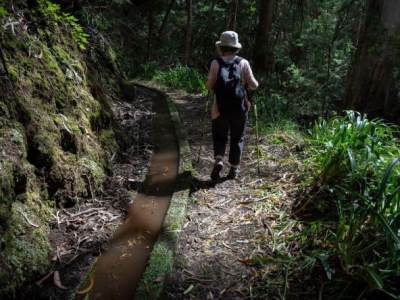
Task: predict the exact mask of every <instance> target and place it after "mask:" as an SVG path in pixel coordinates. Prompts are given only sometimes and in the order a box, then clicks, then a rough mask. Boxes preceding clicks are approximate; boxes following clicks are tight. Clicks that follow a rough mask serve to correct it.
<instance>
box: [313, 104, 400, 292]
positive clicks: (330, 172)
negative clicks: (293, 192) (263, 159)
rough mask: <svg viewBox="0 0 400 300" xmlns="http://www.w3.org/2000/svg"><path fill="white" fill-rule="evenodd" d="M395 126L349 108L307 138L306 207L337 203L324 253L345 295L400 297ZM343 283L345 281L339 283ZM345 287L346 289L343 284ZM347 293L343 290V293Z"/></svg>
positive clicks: (320, 124)
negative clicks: (332, 259) (337, 267)
mask: <svg viewBox="0 0 400 300" xmlns="http://www.w3.org/2000/svg"><path fill="white" fill-rule="evenodd" d="M397 136H398V127H395V126H391V125H387V124H385V123H384V122H383V121H380V120H369V119H368V118H367V117H366V116H363V115H360V114H358V113H356V112H352V111H348V112H347V113H346V115H345V116H343V117H335V118H332V119H330V120H321V121H319V122H317V123H316V124H315V125H314V127H313V128H312V129H311V130H310V132H309V137H308V139H307V143H308V147H307V149H308V152H309V154H310V156H309V159H308V161H307V163H308V166H309V170H308V174H310V178H311V183H310V185H311V190H313V192H312V195H311V196H310V197H311V198H310V199H309V200H310V201H309V202H308V203H309V205H314V206H316V207H317V206H318V205H319V204H320V202H325V205H322V207H335V208H336V211H335V213H334V215H335V218H336V226H335V230H334V234H333V235H331V238H330V241H329V242H330V243H332V244H334V245H335V247H334V248H332V249H331V250H330V251H329V252H328V253H327V255H328V256H330V257H335V258H337V260H338V262H339V264H340V269H341V270H340V271H341V272H340V273H341V274H342V277H340V276H338V277H337V278H334V279H337V280H336V282H337V283H339V282H341V281H342V280H343V278H344V277H346V278H347V279H346V280H345V281H346V284H345V286H346V289H347V292H348V293H351V292H354V293H358V296H360V295H361V294H365V295H368V294H369V293H373V292H377V291H378V292H380V293H383V294H386V295H388V296H390V297H393V298H396V297H400V287H399V286H398V284H396V282H398V280H399V278H400V231H399V226H400V194H399V190H400V180H399V178H400V167H399V158H400V148H399V143H398V139H397ZM342 284H344V280H343V281H342ZM343 288H344V287H343ZM347 292H346V293H347Z"/></svg>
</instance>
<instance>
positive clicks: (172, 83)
mask: <svg viewBox="0 0 400 300" xmlns="http://www.w3.org/2000/svg"><path fill="white" fill-rule="evenodd" d="M148 72H151V70H149V71H148ZM152 79H153V80H155V81H157V82H159V83H162V84H164V85H166V86H169V87H173V88H176V89H182V90H185V91H187V92H189V93H206V87H205V76H203V75H201V74H200V73H199V72H198V71H197V70H195V69H193V68H189V67H186V66H181V65H178V66H176V67H173V68H170V69H168V70H167V71H156V72H155V73H154V76H153V78H152Z"/></svg>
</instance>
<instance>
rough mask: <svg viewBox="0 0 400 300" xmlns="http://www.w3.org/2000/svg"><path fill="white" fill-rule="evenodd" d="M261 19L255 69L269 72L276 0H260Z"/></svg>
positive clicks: (256, 46) (256, 44)
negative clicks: (270, 38)
mask: <svg viewBox="0 0 400 300" xmlns="http://www.w3.org/2000/svg"><path fill="white" fill-rule="evenodd" d="M259 3H260V7H259V21H258V27H257V33H256V42H255V47H254V62H255V65H254V66H255V69H256V71H258V72H264V73H268V68H269V62H270V61H271V57H270V56H271V51H270V49H269V35H270V32H271V29H272V19H273V9H274V0H259Z"/></svg>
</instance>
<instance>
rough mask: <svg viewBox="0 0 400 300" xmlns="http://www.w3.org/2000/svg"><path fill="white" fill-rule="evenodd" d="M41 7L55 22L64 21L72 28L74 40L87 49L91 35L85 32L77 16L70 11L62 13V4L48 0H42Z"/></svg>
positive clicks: (83, 48) (46, 15) (41, 10)
mask: <svg viewBox="0 0 400 300" xmlns="http://www.w3.org/2000/svg"><path fill="white" fill-rule="evenodd" d="M38 3H39V9H40V12H41V13H42V14H43V15H44V16H45V17H46V18H47V19H48V20H49V21H50V22H53V23H54V24H60V23H64V24H67V25H68V26H69V27H70V28H71V34H72V38H73V39H74V41H75V42H76V43H77V45H78V47H79V48H80V49H81V50H85V49H86V47H87V45H88V43H89V40H88V38H89V35H88V34H87V33H85V31H84V30H83V28H82V26H81V25H80V24H79V21H78V19H77V18H76V17H74V16H73V15H71V14H69V13H61V8H60V5H58V4H55V3H52V2H51V1H47V0H40V1H38Z"/></svg>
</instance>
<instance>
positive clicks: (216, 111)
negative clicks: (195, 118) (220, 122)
mask: <svg viewBox="0 0 400 300" xmlns="http://www.w3.org/2000/svg"><path fill="white" fill-rule="evenodd" d="M219 116H220V112H219V109H218V106H217V102H216V101H213V105H212V107H211V120H215V119H217V118H218V117H219Z"/></svg>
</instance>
